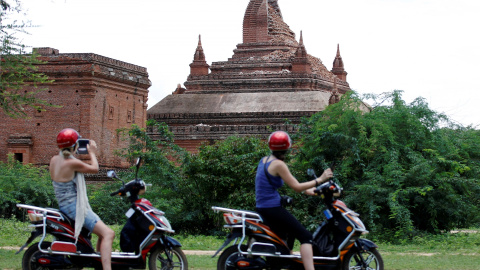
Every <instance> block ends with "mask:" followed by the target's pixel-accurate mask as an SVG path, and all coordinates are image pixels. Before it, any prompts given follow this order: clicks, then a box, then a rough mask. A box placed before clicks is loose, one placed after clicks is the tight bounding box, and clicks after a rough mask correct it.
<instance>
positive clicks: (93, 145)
mask: <svg viewBox="0 0 480 270" xmlns="http://www.w3.org/2000/svg"><path fill="white" fill-rule="evenodd" d="M87 149H88V153H90V154H93V155H96V154H97V143H96V142H95V141H94V140H90V142H89V143H88V144H87Z"/></svg>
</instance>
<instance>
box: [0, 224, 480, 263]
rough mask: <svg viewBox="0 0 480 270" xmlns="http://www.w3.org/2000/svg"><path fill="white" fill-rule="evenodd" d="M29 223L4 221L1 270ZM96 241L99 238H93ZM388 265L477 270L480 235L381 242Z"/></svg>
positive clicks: (201, 246)
mask: <svg viewBox="0 0 480 270" xmlns="http://www.w3.org/2000/svg"><path fill="white" fill-rule="evenodd" d="M28 224H29V223H23V222H18V221H13V220H5V219H0V226H1V230H0V269H21V260H22V256H23V252H22V253H20V254H18V255H15V252H16V251H17V249H14V250H12V249H5V248H6V247H20V246H21V245H23V244H24V243H25V241H26V240H27V238H28V236H29V232H30V230H31V229H30V228H28V227H27V225H28ZM111 227H112V228H113V229H114V230H115V232H116V234H117V237H116V239H115V242H114V245H113V248H114V249H116V250H119V238H120V237H119V235H120V230H121V227H120V226H111ZM174 237H175V238H176V239H177V240H179V241H180V243H182V245H183V249H184V250H216V249H217V248H218V247H220V245H221V244H222V243H223V241H224V239H223V238H217V237H213V236H184V235H175V236H174ZM92 240H93V242H95V241H96V237H95V236H94V237H92ZM377 244H378V245H379V250H380V253H381V254H382V257H383V259H384V262H385V269H388V270H395V269H412V270H417V269H418V270H420V269H425V270H426V269H428V270H437V269H438V270H449V269H457V270H458V269H460V270H474V269H479V266H480V233H475V232H468V233H455V234H445V235H439V236H425V237H418V238H415V239H413V240H411V241H405V243H403V244H401V245H394V244H390V243H377ZM187 259H188V263H189V266H190V267H189V269H194V270H197V269H202V270H210V269H211V270H213V269H216V263H217V260H218V256H217V257H215V258H211V256H203V255H202V256H200V255H187Z"/></svg>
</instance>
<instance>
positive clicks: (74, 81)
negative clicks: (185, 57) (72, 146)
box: [0, 48, 151, 171]
mask: <svg viewBox="0 0 480 270" xmlns="http://www.w3.org/2000/svg"><path fill="white" fill-rule="evenodd" d="M36 50H37V52H38V53H39V54H40V55H41V59H42V60H44V61H46V62H47V63H46V64H43V65H40V66H39V72H42V73H44V74H46V75H48V77H49V78H50V79H53V80H54V82H53V83H51V84H49V85H45V86H44V87H43V88H47V90H45V91H42V92H40V94H39V95H38V98H40V99H43V100H47V101H48V102H50V103H52V104H55V105H60V106H61V107H60V108H51V107H46V108H45V109H46V111H42V112H38V111H33V110H32V109H27V114H28V116H29V118H27V119H12V118H8V117H6V116H5V115H4V114H3V113H1V116H0V117H1V121H0V137H1V138H2V139H1V140H0V160H1V161H5V160H6V157H7V153H17V155H16V158H17V159H23V162H24V163H33V164H36V165H46V164H48V163H49V161H50V158H51V157H52V156H53V155H54V154H56V153H57V151H58V148H57V146H56V136H57V134H58V132H59V131H60V130H62V129H63V128H67V127H70V128H74V129H76V130H77V131H79V132H80V134H81V135H82V137H83V138H89V139H93V140H95V141H96V142H97V145H98V149H99V154H98V158H99V163H100V166H101V167H102V169H103V170H104V168H123V167H126V166H128V165H129V164H127V163H125V161H123V160H121V159H120V158H118V157H116V156H115V155H114V154H113V152H114V151H115V150H118V149H120V148H122V147H124V146H126V144H125V142H122V141H121V140H120V138H119V137H118V135H117V131H116V130H117V129H119V128H123V127H129V126H131V125H132V124H137V125H139V126H141V127H144V126H145V120H146V109H147V98H148V88H149V87H150V85H151V83H150V80H149V79H148V73H147V70H146V68H144V67H140V66H136V65H133V64H129V63H125V62H122V61H118V60H115V59H111V58H108V57H104V56H101V55H97V54H92V53H85V54H84V53H75V54H73V53H72V54H69V53H65V54H64V53H59V51H58V50H56V49H52V48H38V49H36ZM80 158H85V157H82V156H80ZM103 170H102V171H103Z"/></svg>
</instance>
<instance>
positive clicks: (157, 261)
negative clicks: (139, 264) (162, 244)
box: [148, 247, 188, 270]
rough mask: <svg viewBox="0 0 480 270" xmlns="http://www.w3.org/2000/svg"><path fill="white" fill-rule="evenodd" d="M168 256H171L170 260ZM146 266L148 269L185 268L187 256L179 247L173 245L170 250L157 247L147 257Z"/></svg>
mask: <svg viewBox="0 0 480 270" xmlns="http://www.w3.org/2000/svg"><path fill="white" fill-rule="evenodd" d="M167 255H168V256H167ZM168 258H171V261H170V260H169V259H168ZM148 268H149V269H150V270H155V269H162V270H171V269H178V270H187V269H188V262H187V257H186V256H185V254H184V253H183V251H182V249H180V247H174V248H173V249H171V250H165V249H161V248H157V249H156V250H154V251H153V252H152V253H150V257H149V258H148Z"/></svg>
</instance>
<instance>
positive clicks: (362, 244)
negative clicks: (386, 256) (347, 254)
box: [357, 239, 378, 251]
mask: <svg viewBox="0 0 480 270" xmlns="http://www.w3.org/2000/svg"><path fill="white" fill-rule="evenodd" d="M357 243H358V245H359V248H360V249H361V250H367V251H368V250H372V249H376V248H378V246H377V244H375V243H374V242H372V241H370V240H368V239H358V240H357Z"/></svg>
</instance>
